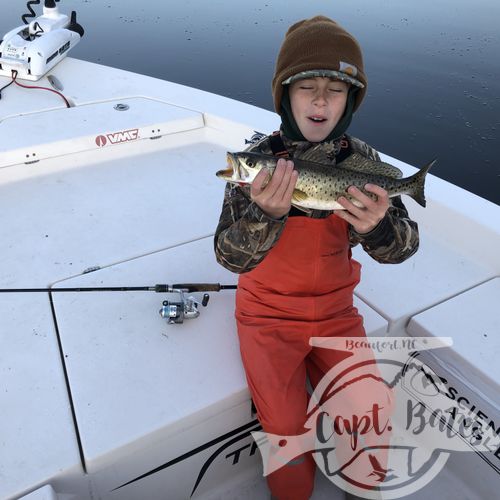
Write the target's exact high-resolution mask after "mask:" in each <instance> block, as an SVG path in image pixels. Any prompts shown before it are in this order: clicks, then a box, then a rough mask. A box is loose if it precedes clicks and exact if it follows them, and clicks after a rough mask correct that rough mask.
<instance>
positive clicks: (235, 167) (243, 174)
mask: <svg viewBox="0 0 500 500" xmlns="http://www.w3.org/2000/svg"><path fill="white" fill-rule="evenodd" d="M226 159H227V167H226V168H225V169H223V170H219V171H218V172H217V173H216V174H215V175H217V177H220V178H221V179H224V180H226V181H228V182H233V183H238V184H245V180H246V179H247V178H248V172H247V171H246V169H245V168H244V167H243V166H242V165H241V164H240V162H239V161H238V158H237V157H236V155H235V154H233V153H229V152H228V153H227V155H226Z"/></svg>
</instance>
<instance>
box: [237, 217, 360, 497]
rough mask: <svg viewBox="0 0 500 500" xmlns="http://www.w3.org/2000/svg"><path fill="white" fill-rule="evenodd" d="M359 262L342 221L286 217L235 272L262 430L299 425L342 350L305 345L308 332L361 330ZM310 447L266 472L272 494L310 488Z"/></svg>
mask: <svg viewBox="0 0 500 500" xmlns="http://www.w3.org/2000/svg"><path fill="white" fill-rule="evenodd" d="M360 269H361V265H360V264H359V263H358V262H357V261H355V260H354V259H352V258H351V250H350V247H349V238H348V225H347V223H346V222H345V221H344V220H343V219H340V218H339V217H337V216H335V215H331V216H329V217H327V218H324V219H311V218H308V217H303V216H296V217H289V218H288V220H287V221H286V223H285V228H284V230H283V232H282V234H281V236H280V238H279V240H278V242H277V243H276V245H275V246H274V247H273V248H272V249H271V250H270V252H269V253H268V255H267V256H266V257H265V258H264V260H263V261H262V262H261V263H260V264H259V265H258V266H257V267H256V268H255V269H253V270H252V271H250V272H248V273H244V274H241V275H240V277H239V282H238V290H237V292H236V312H235V315H236V321H237V327H238V337H239V341H240V350H241V356H242V361H243V365H244V368H245V372H246V377H247V381H248V386H249V389H250V393H251V396H252V399H253V401H254V403H255V406H256V408H257V414H258V418H259V421H260V423H261V425H262V427H263V430H264V431H265V432H268V433H273V434H279V435H297V434H301V433H303V432H304V427H303V426H304V423H305V421H306V413H307V406H308V401H309V395H308V393H307V390H306V377H307V376H309V379H310V382H311V385H312V387H313V388H314V387H315V386H316V384H317V383H318V382H319V380H320V379H321V378H322V376H323V375H324V374H325V373H326V372H328V370H329V369H331V368H332V367H333V366H334V365H336V364H337V363H338V362H340V361H341V360H343V359H345V358H347V357H349V355H346V353H345V352H342V351H336V350H332V349H323V348H317V347H311V345H310V344H309V339H310V338H311V337H343V336H346V337H365V336H366V334H365V331H364V328H363V319H362V317H361V316H360V315H359V314H358V312H357V309H356V308H355V307H353V290H354V287H355V286H356V285H357V284H358V282H359V278H360ZM314 474H315V462H314V459H313V458H312V455H311V453H306V454H304V455H303V456H302V457H301V460H293V461H292V462H290V463H289V464H287V465H285V466H283V467H281V468H280V469H278V470H277V471H275V472H273V473H271V474H269V475H268V476H267V481H268V485H269V488H270V490H271V492H272V494H273V495H274V496H275V497H277V498H279V500H305V499H307V498H309V497H310V495H311V494H312V491H313V487H314Z"/></svg>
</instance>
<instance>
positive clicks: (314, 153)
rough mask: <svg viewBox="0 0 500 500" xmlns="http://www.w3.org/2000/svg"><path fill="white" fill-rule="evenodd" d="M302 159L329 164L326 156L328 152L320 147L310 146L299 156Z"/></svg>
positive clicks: (329, 161)
mask: <svg viewBox="0 0 500 500" xmlns="http://www.w3.org/2000/svg"><path fill="white" fill-rule="evenodd" d="M299 158H300V160H302V161H310V162H312V163H321V164H322V165H331V163H332V162H331V160H330V159H329V158H328V153H327V151H325V150H324V149H322V148H317V147H312V148H309V149H308V150H307V151H305V152H304V153H303V154H301V155H300V156H299Z"/></svg>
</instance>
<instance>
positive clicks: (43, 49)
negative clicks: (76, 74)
mask: <svg viewBox="0 0 500 500" xmlns="http://www.w3.org/2000/svg"><path fill="white" fill-rule="evenodd" d="M56 1H59V0H45V3H44V6H43V15H42V16H39V17H37V18H35V19H34V20H33V21H31V22H30V23H28V22H27V19H26V18H27V17H34V16H35V13H34V12H33V10H32V8H31V4H38V3H40V0H32V1H30V2H28V9H29V11H30V12H31V14H26V15H24V16H23V21H24V22H25V23H26V24H25V25H22V26H19V27H18V28H15V29H13V30H11V31H9V32H8V33H6V34H5V36H4V37H3V40H0V75H4V76H9V77H10V76H12V72H13V70H15V71H17V76H16V78H18V79H22V80H31V81H36V80H39V79H40V78H42V76H44V75H45V74H46V73H47V72H48V71H49V70H50V69H52V68H53V67H54V66H55V65H56V64H57V63H59V62H60V61H61V60H62V59H64V58H65V57H66V55H67V54H68V51H69V50H71V49H72V48H73V47H74V46H75V45H76V44H77V43H78V42H79V41H80V39H81V38H82V36H83V34H84V30H83V28H82V27H81V26H80V25H79V24H78V23H77V22H76V12H75V11H73V12H72V13H71V17H69V16H67V15H66V14H61V13H60V12H59V9H58V8H57V5H56Z"/></svg>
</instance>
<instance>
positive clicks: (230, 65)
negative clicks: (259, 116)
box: [0, 0, 500, 204]
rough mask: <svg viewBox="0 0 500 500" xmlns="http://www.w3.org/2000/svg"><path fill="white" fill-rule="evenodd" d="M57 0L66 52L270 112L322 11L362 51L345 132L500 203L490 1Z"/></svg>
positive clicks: (498, 42)
mask: <svg viewBox="0 0 500 500" xmlns="http://www.w3.org/2000/svg"><path fill="white" fill-rule="evenodd" d="M0 5H1V7H2V10H1V14H0V32H2V33H4V32H6V31H8V30H9V29H11V28H13V27H15V26H17V25H18V24H21V22H20V19H21V18H20V16H21V15H22V14H24V13H25V12H26V8H25V2H24V1H22V0H0ZM59 6H60V9H61V10H62V11H64V12H69V11H70V10H76V11H77V13H78V15H79V22H80V23H81V24H82V25H83V27H84V28H85V30H86V35H85V37H84V39H83V40H82V42H81V43H80V44H79V45H78V46H77V47H76V48H75V49H74V51H73V52H72V53H71V56H72V57H76V58H80V59H85V60H88V61H93V62H97V63H101V64H106V65H111V66H115V67H118V68H123V69H127V70H130V71H134V72H138V73H143V74H147V75H151V76H154V77H157V78H162V79H166V80H170V81H174V82H177V83H181V84H185V85H189V86H192V87H197V88H201V89H203V90H207V91H209V92H214V93H217V94H222V95H225V96H228V97H232V98H234V99H238V100H240V101H245V102H248V103H250V104H254V105H257V106H260V107H263V108H266V109H273V104H272V98H271V92H270V82H271V78H272V74H273V69H274V60H275V57H276V54H277V52H278V49H279V46H280V44H281V41H282V39H283V36H284V34H285V32H286V30H287V28H288V26H289V25H290V24H292V23H293V22H295V21H297V20H299V19H302V18H306V17H311V16H313V15H316V14H324V15H327V16H329V17H331V18H333V19H335V20H337V21H338V22H340V23H341V24H342V25H343V26H344V27H345V28H346V29H348V30H349V31H350V32H351V33H353V34H354V35H355V36H356V38H357V39H358V40H359V42H360V44H361V46H362V47H363V52H364V59H365V70H366V73H367V76H368V80H369V85H368V92H367V96H366V98H365V101H364V103H363V105H362V106H361V108H360V110H359V112H358V113H357V114H356V116H355V117H354V120H353V123H352V125H351V128H350V132H351V133H352V134H353V135H356V136H358V137H360V138H362V139H364V140H365V141H367V142H368V143H369V144H371V145H372V146H374V147H375V148H376V149H378V150H379V151H382V152H384V153H387V154H389V155H391V156H395V157H397V158H399V159H401V160H403V161H406V162H408V163H411V164H413V165H416V166H421V165H423V164H425V163H427V162H428V161H429V160H430V159H432V158H434V157H437V159H438V162H437V164H436V165H435V166H434V167H433V170H432V173H433V174H435V175H437V176H438V177H441V178H443V179H446V180H449V181H451V182H453V183H454V184H457V185H459V186H461V187H463V188H465V189H467V190H469V191H472V192H474V193H476V194H478V195H480V196H482V197H485V198H488V199H489V200H491V201H494V202H495V203H499V204H500V161H499V159H498V155H499V151H498V146H499V142H498V134H499V129H500V63H499V60H500V28H499V27H500V1H499V0H474V1H472V0H467V1H466V0H432V1H431V0H419V1H418V2H417V1H415V0H349V1H346V0H344V1H335V0H275V1H272V0H267V1H262V0H253V1H245V2H238V1H235V0H233V1H228V0H211V1H210V0H184V1H177V2H174V1H169V0H163V1H159V0H150V1H149V2H145V1H143V2H138V1H137V0H103V1H96V0H62V1H61V2H60V4H59ZM36 10H37V12H41V8H40V6H38V7H36ZM89 78H92V75H89ZM0 105H1V104H0ZM263 132H270V131H268V130H263ZM214 168H215V167H214Z"/></svg>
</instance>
